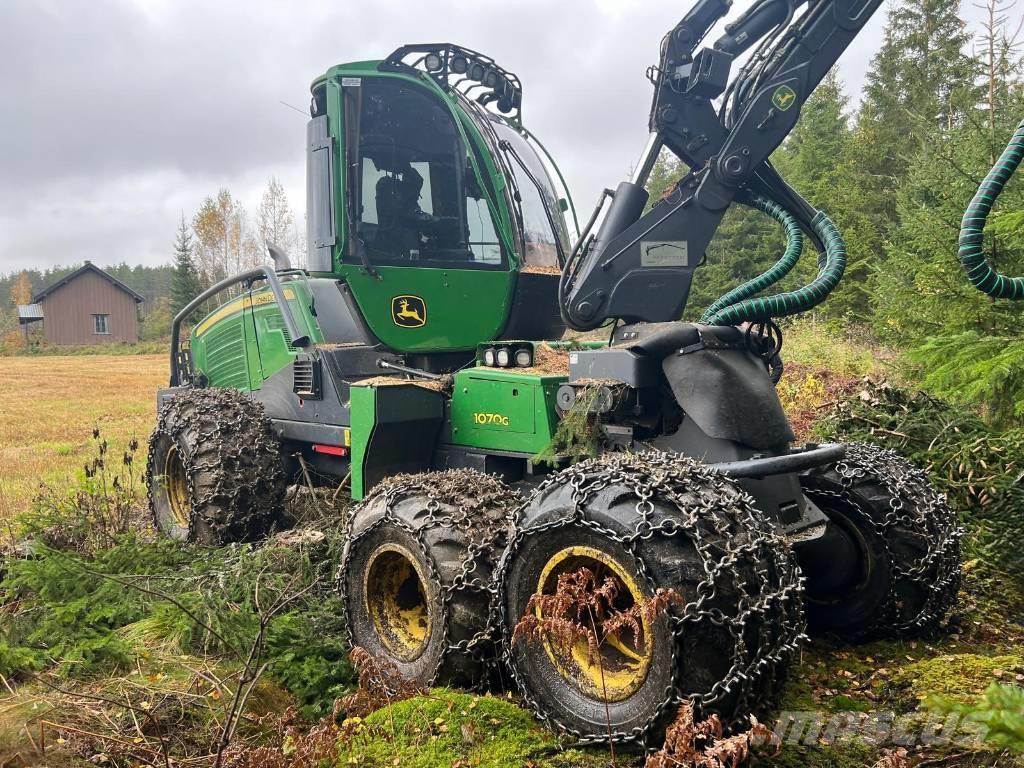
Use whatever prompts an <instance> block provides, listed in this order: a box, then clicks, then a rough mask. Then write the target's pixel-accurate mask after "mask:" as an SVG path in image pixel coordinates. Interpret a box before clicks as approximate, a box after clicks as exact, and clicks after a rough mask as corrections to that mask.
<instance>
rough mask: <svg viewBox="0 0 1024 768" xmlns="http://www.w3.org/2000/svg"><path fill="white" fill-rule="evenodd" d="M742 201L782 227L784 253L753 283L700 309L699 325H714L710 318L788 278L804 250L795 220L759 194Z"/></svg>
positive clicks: (798, 224)
mask: <svg viewBox="0 0 1024 768" xmlns="http://www.w3.org/2000/svg"><path fill="white" fill-rule="evenodd" d="M744 202H745V203H746V204H747V205H749V206H750V207H751V208H756V209H757V210H759V211H762V212H764V213H766V214H768V215H769V216H771V217H772V218H773V219H775V220H776V221H777V222H779V223H780V224H782V226H783V228H784V229H785V230H786V252H785V253H783V254H782V257H781V258H780V259H779V260H778V261H777V262H775V264H773V265H772V266H771V267H770V268H768V269H767V270H766V271H765V272H764V273H762V274H760V275H758V276H757V277H755V278H754V279H753V280H749V281H747V282H745V283H743V285H740V286H737V287H736V288H733V289H732V290H731V291H729V292H728V293H726V294H725V295H724V296H721V297H720V298H718V299H716V300H715V302H714V303H713V304H712V305H711V306H709V307H708V308H707V309H705V310H704V314H703V315H701V316H700V322H702V323H705V324H714V323H713V322H712V318H713V317H714V316H715V315H716V314H717V313H719V312H721V311H722V310H723V309H725V308H726V307H729V306H732V305H733V304H737V303H738V302H741V301H743V300H744V299H749V298H750V297H751V296H753V295H755V294H758V293H761V291H763V290H765V289H767V288H768V287H770V286H772V285H775V284H776V283H777V282H779V280H781V279H782V278H784V277H785V276H786V275H788V274H789V272H790V270H792V269H793V267H795V266H796V263H797V261H799V260H800V253H801V251H803V247H804V233H803V230H801V229H800V222H798V221H797V220H796V217H795V216H793V214H791V213H790V212H789V211H787V210H786V209H785V208H783V207H782V206H781V205H779V204H778V203H776V202H774V201H773V200H769V199H768V198H766V197H762V196H761V195H755V196H753V197H752V198H751V199H750V200H749V201H744Z"/></svg>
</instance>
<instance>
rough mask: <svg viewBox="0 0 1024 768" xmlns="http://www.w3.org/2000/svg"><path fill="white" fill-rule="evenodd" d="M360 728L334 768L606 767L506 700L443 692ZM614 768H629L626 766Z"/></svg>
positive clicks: (389, 710)
mask: <svg viewBox="0 0 1024 768" xmlns="http://www.w3.org/2000/svg"><path fill="white" fill-rule="evenodd" d="M363 725H364V726H365V727H364V728H362V729H360V730H359V731H358V732H357V734H356V735H355V736H354V737H353V738H352V740H351V741H350V742H349V743H347V744H345V743H343V744H342V745H341V747H340V752H339V756H338V763H337V764H338V765H339V766H348V765H360V766H367V767H368V768H369V767H370V766H392V765H399V766H401V768H436V766H450V765H453V764H459V765H466V766H474V767H476V766H479V768H505V767H506V766H517V765H526V764H532V765H535V766H536V768H563V767H564V768H568V767H569V766H580V767H581V768H584V767H586V766H593V768H597V766H605V765H607V764H608V752H607V750H602V749H599V748H595V749H592V750H578V749H572V750H562V749H560V745H559V742H558V740H557V738H556V737H555V736H554V735H552V734H551V733H550V732H548V731H546V730H544V729H543V728H541V727H540V726H539V725H538V724H537V722H536V721H535V720H534V719H533V717H532V716H531V715H530V714H529V713H528V712H526V711H525V710H523V709H520V708H519V707H518V706H516V704H515V703H513V702H512V701H510V700H508V699H503V698H498V697H492V696H473V695H471V694H467V693H461V692H457V691H452V690H449V689H445V688H439V689H435V690H433V691H431V692H430V694H429V695H428V696H420V697H417V698H413V699H408V700H406V701H402V702H398V703H397V704H394V705H392V706H390V707H385V708H384V709H381V710H378V711H377V712H374V713H373V714H372V715H370V716H369V717H368V718H366V721H365V723H364V724H363ZM458 761H464V762H462V763H460V762H458ZM531 761H532V762H531ZM620 764H622V765H623V766H628V765H632V764H633V762H631V761H630V760H628V759H627V760H625V761H620Z"/></svg>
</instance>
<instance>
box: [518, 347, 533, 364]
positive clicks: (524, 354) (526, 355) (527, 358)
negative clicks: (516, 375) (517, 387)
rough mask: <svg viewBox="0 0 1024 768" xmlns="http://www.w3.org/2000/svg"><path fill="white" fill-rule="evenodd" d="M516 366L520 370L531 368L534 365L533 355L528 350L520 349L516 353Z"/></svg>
mask: <svg viewBox="0 0 1024 768" xmlns="http://www.w3.org/2000/svg"><path fill="white" fill-rule="evenodd" d="M516 365H518V366H519V367H520V368H529V367H530V366H531V365H533V355H532V354H531V353H530V350H528V349H520V350H519V351H518V352H516Z"/></svg>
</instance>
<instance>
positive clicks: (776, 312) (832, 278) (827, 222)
mask: <svg viewBox="0 0 1024 768" xmlns="http://www.w3.org/2000/svg"><path fill="white" fill-rule="evenodd" d="M811 229H813V230H814V233H815V234H816V235H817V236H818V239H819V240H820V241H821V242H822V244H823V245H824V246H825V251H824V252H823V253H821V254H820V255H819V258H818V275H817V277H815V278H814V280H812V281H811V282H810V283H808V284H807V285H805V286H803V287H802V288H798V289H796V290H795V291H790V292H788V293H779V294H775V295H774V296H764V297H761V298H757V299H746V300H745V301H741V302H739V303H737V304H732V305H730V306H728V307H725V308H724V309H720V310H719V311H717V312H715V313H714V314H713V315H711V316H710V317H709V318H708V319H707V323H708V325H739V324H740V323H744V322H750V323H757V322H764V321H765V320H768V319H770V318H773V317H785V316H786V315H795V314H798V313H800V312H806V311H807V310H809V309H811V308H812V307H816V306H817V305H818V304H820V303H821V302H822V301H824V300H825V298H826V297H827V296H828V295H829V294H830V293H831V292H832V290H833V289H834V288H835V287H836V286H837V285H838V284H839V280H840V279H841V278H842V276H843V272H844V271H845V270H846V243H844V242H843V236H842V235H841V234H840V232H839V229H838V228H837V227H836V225H835V224H833V223H832V220H831V219H830V218H829V217H828V216H826V215H825V213H824V212H823V211H818V213H817V215H816V216H815V217H814V219H813V221H811Z"/></svg>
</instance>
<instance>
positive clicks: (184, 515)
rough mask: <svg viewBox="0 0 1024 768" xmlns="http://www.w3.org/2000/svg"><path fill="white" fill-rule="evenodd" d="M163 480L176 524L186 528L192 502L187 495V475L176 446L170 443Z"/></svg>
mask: <svg viewBox="0 0 1024 768" xmlns="http://www.w3.org/2000/svg"><path fill="white" fill-rule="evenodd" d="M164 481H165V482H166V484H167V503H168V505H169V506H170V508H171V516H172V517H173V518H174V522H175V524H176V525H179V526H181V527H182V528H188V524H189V517H190V516H191V514H192V504H191V500H190V499H189V496H188V476H187V475H186V474H185V464H184V462H182V460H181V453H180V452H179V451H178V446H177V445H175V444H174V443H171V447H170V448H168V449H167V456H166V458H165V461H164Z"/></svg>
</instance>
